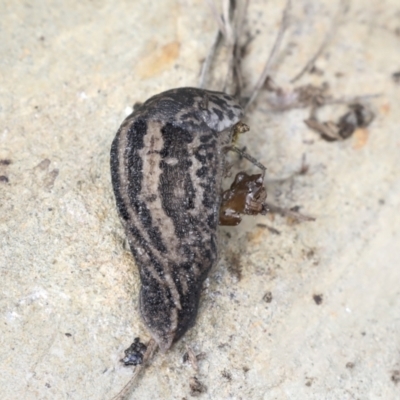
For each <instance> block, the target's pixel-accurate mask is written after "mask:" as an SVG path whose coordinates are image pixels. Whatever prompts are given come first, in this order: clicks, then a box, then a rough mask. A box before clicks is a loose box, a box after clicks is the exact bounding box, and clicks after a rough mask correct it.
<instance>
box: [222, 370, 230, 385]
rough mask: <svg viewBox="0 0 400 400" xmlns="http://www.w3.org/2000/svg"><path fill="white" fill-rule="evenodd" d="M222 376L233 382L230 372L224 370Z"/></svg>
mask: <svg viewBox="0 0 400 400" xmlns="http://www.w3.org/2000/svg"><path fill="white" fill-rule="evenodd" d="M221 375H222V377H223V378H225V379H226V380H227V381H229V382H230V381H231V380H232V374H231V373H230V372H229V371H228V370H226V369H224V370H223V371H222V372H221Z"/></svg>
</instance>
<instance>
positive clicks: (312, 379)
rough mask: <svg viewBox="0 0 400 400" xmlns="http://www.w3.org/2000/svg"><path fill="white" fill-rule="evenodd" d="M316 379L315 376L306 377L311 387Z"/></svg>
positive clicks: (307, 384) (307, 383)
mask: <svg viewBox="0 0 400 400" xmlns="http://www.w3.org/2000/svg"><path fill="white" fill-rule="evenodd" d="M314 380H315V379H314V378H309V377H306V386H308V387H310V386H311V385H312V384H313V382H314Z"/></svg>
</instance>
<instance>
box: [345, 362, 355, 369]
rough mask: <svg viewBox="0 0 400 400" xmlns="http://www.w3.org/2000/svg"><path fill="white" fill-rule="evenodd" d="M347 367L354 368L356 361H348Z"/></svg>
mask: <svg viewBox="0 0 400 400" xmlns="http://www.w3.org/2000/svg"><path fill="white" fill-rule="evenodd" d="M346 368H348V369H353V368H354V363H353V362H348V363H346Z"/></svg>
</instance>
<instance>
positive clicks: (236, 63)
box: [232, 0, 250, 99]
mask: <svg viewBox="0 0 400 400" xmlns="http://www.w3.org/2000/svg"><path fill="white" fill-rule="evenodd" d="M249 1H250V0H245V2H244V5H243V9H242V10H240V12H239V10H237V11H236V20H235V24H234V26H235V27H236V29H235V30H236V36H235V43H234V47H233V53H232V71H233V79H234V81H235V85H236V88H235V92H234V94H235V95H236V96H237V97H238V98H239V99H240V98H241V96H242V88H243V77H242V69H241V54H240V44H239V38H240V37H241V36H242V30H243V26H244V20H245V16H246V14H247V8H248V6H249Z"/></svg>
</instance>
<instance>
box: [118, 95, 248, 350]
mask: <svg viewBox="0 0 400 400" xmlns="http://www.w3.org/2000/svg"><path fill="white" fill-rule="evenodd" d="M242 114H243V112H242V109H241V107H240V106H239V104H238V103H237V101H236V100H235V99H233V98H232V97H231V96H229V95H227V94H225V93H220V92H212V91H208V90H202V89H195V88H179V89H173V90H169V91H166V92H163V93H160V94H158V95H156V96H153V97H151V98H150V99H149V100H147V101H146V102H145V103H143V104H142V105H141V106H139V107H138V108H136V110H135V111H134V112H133V113H132V114H131V115H130V116H128V117H127V118H126V120H125V121H124V122H123V124H122V125H121V127H120V129H119V131H118V132H117V135H116V137H115V139H114V141H113V143H112V147H111V178H112V184H113V188H114V194H115V199H116V203H117V208H118V212H119V215H120V218H121V221H122V224H123V226H124V228H125V231H126V234H127V237H128V240H129V243H130V247H131V251H132V254H133V256H134V258H135V261H136V264H137V265H138V267H139V271H140V279H141V284H142V285H141V290H140V310H141V314H142V317H143V319H144V321H145V323H146V325H147V327H148V329H149V330H150V332H151V334H152V336H153V337H154V339H155V340H156V341H157V343H158V344H159V346H160V348H161V350H163V351H166V350H167V349H169V348H170V347H171V345H172V343H173V342H174V341H175V340H177V339H179V338H180V337H181V336H182V335H183V334H184V333H185V332H186V331H187V329H189V328H190V327H191V326H192V325H193V324H194V322H195V319H196V314H197V309H198V304H199V297H200V292H201V288H202V284H203V281H204V279H205V278H206V277H207V274H208V272H209V271H210V269H211V268H212V267H213V265H214V264H215V263H216V261H217V257H218V249H217V226H218V218H219V207H220V203H221V181H222V172H223V166H224V158H225V156H224V155H225V152H224V150H223V146H224V145H227V144H230V142H231V136H232V129H231V128H232V126H233V125H234V124H236V123H237V122H238V121H239V120H240V118H241V117H242Z"/></svg>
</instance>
